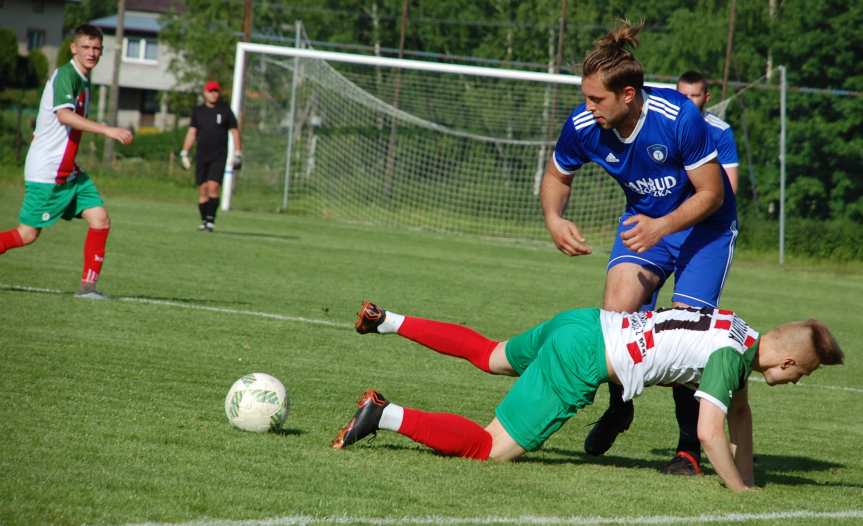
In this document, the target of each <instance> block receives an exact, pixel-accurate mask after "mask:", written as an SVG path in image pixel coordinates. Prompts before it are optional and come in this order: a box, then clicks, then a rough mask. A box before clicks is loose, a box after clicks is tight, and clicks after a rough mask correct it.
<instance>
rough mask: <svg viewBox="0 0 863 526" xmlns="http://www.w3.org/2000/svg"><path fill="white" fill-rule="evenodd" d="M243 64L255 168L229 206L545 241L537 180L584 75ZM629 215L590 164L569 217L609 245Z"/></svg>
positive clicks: (259, 53) (310, 53) (330, 61)
mask: <svg viewBox="0 0 863 526" xmlns="http://www.w3.org/2000/svg"><path fill="white" fill-rule="evenodd" d="M236 67H237V72H241V71H244V74H239V73H238V74H237V75H235V79H234V93H241V94H242V97H241V98H238V97H234V111H235V112H238V110H240V107H239V104H240V103H242V115H243V119H244V124H243V143H244V148H243V150H244V162H245V165H244V167H243V170H242V171H241V172H240V173H239V174H238V176H237V178H236V181H235V182H234V193H233V195H232V196H231V195H229V196H227V197H228V198H229V199H230V201H229V203H230V206H232V207H234V208H240V209H253V208H257V209H260V208H268V209H280V210H286V211H288V212H290V213H296V214H307V215H315V216H320V217H325V218H332V219H335V220H343V221H351V222H363V223H373V224H382V225H388V226H402V227H410V228H421V229H428V230H433V231H440V232H454V233H466V234H476V235H483V236H493V237H510V238H522V239H531V238H533V239H542V240H545V239H548V234H547V233H546V230H545V227H544V222H543V217H542V209H541V206H540V202H539V183H540V180H541V177H542V173H543V171H544V168H545V164H546V161H547V160H548V158H549V155H550V154H551V151H552V149H553V147H554V142H555V140H556V138H557V135H558V133H559V130H560V126H561V125H562V124H563V122H564V121H565V119H566V117H567V116H568V114H569V112H570V111H571V109H572V108H573V107H575V106H576V105H577V104H578V103H579V102H580V89H579V88H578V82H579V81H580V78H579V77H576V76H572V75H551V74H543V73H533V72H525V71H517V70H507V69H496V68H481V67H474V66H464V65H455V64H437V63H429V62H420V61H411V60H399V59H392V58H381V57H370V56H366V55H351V54H346V53H332V52H322V51H314V50H308V49H297V48H285V47H279V46H266V45H260V44H248V43H241V44H239V46H238V51H237V66H236ZM226 186H230V185H229V184H227V185H226ZM226 201H228V199H226ZM623 206H624V194H623V192H622V191H621V190H620V188H619V186H618V185H617V183H616V182H615V181H614V180H613V179H612V178H610V177H608V176H607V175H606V174H605V173H604V172H603V171H602V170H601V169H600V168H598V167H596V166H595V165H593V164H589V165H586V166H585V167H584V168H583V169H581V170H579V171H578V172H577V174H576V177H575V179H574V181H573V185H572V197H571V199H570V202H569V203H568V205H567V209H566V211H565V216H566V217H568V218H570V219H572V220H573V221H574V222H575V223H576V224H577V225H579V227H580V228H581V230H582V232H583V233H584V234H586V235H591V241H592V242H595V243H597V244H599V243H601V242H602V241H603V240H608V239H610V238H611V236H609V235H604V236H598V235H593V234H597V233H600V232H603V233H604V232H608V231H611V230H613V229H614V228H615V227H616V220H617V217H618V216H619V215H620V213H621V212H622V210H623Z"/></svg>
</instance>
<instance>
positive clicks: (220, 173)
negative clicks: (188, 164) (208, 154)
mask: <svg viewBox="0 0 863 526" xmlns="http://www.w3.org/2000/svg"><path fill="white" fill-rule="evenodd" d="M227 160H228V156H227V155H225V156H223V157H219V158H217V159H212V160H207V161H202V160H200V159H198V160H196V161H195V183H196V184H197V185H198V186H201V185H202V184H204V183H205V182H207V181H215V182H217V183H219V184H222V179H223V178H224V177H225V162H226V161H227Z"/></svg>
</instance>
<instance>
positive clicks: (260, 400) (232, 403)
mask: <svg viewBox="0 0 863 526" xmlns="http://www.w3.org/2000/svg"><path fill="white" fill-rule="evenodd" d="M289 409H290V403H289V401H288V392H287V391H286V390H285V386H284V385H282V382H280V381H279V380H278V379H276V378H274V377H273V376H270V375H269V374H266V373H251V374H247V375H246V376H244V377H242V378H240V379H239V380H237V381H236V382H234V385H232V386H231V388H230V389H229V390H228V396H226V397H225V416H227V417H228V422H230V423H231V425H232V426H234V427H236V428H237V429H242V430H243V431H252V432H255V433H263V432H266V431H277V430H278V429H280V428H281V427H282V424H283V423H284V422H285V419H286V418H287V417H288V411H289Z"/></svg>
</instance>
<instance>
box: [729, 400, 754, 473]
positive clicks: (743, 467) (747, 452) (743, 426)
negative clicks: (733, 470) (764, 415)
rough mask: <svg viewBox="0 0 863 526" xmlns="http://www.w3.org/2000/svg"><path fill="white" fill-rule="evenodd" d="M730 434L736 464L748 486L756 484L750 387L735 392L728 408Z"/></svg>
mask: <svg viewBox="0 0 863 526" xmlns="http://www.w3.org/2000/svg"><path fill="white" fill-rule="evenodd" d="M728 434H729V435H730V438H731V449H732V451H733V453H734V464H735V465H736V466H737V471H738V472H739V473H740V477H741V478H742V479H743V483H744V484H746V485H747V486H754V485H755V475H754V473H753V468H752V453H753V445H752V410H751V409H750V408H749V395H748V389H747V388H746V387H744V388H743V389H741V390H740V391H737V392H736V393H734V396H733V397H732V398H731V407H730V408H729V410H728Z"/></svg>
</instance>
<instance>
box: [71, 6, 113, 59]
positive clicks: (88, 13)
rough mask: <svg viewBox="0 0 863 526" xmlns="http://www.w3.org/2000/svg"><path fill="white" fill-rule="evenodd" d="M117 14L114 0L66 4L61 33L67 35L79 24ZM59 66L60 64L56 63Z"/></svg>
mask: <svg viewBox="0 0 863 526" xmlns="http://www.w3.org/2000/svg"><path fill="white" fill-rule="evenodd" d="M116 12H117V1H116V0H80V1H79V2H68V3H67V4H66V6H65V8H64V9H63V31H64V32H65V33H69V32H70V31H73V30H74V29H75V28H76V27H78V26H79V25H81V24H84V23H87V22H89V21H91V20H94V19H96V18H101V17H103V16H107V15H112V14H114V13H116ZM58 64H61V62H58Z"/></svg>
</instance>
